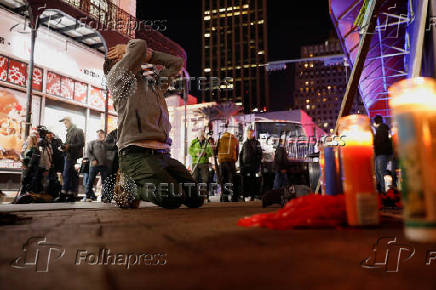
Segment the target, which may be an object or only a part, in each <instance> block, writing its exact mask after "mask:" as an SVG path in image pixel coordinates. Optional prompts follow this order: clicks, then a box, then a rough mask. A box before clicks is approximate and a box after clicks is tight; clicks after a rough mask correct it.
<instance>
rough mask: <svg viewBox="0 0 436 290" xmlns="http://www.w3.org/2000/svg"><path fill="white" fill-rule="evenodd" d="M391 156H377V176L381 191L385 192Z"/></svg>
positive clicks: (378, 186)
mask: <svg viewBox="0 0 436 290" xmlns="http://www.w3.org/2000/svg"><path fill="white" fill-rule="evenodd" d="M390 158H391V156H390V155H377V156H376V157H375V177H376V180H377V188H378V189H380V192H385V175H386V169H387V167H388V162H389V160H390Z"/></svg>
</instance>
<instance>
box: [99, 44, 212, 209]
mask: <svg viewBox="0 0 436 290" xmlns="http://www.w3.org/2000/svg"><path fill="white" fill-rule="evenodd" d="M183 63H184V62H183V59H181V58H179V57H176V56H173V55H169V54H166V53H163V52H159V51H155V50H152V49H151V48H147V43H146V41H145V40H142V39H134V40H131V41H129V43H128V44H127V45H117V46H115V47H114V48H112V49H111V50H110V51H109V52H108V55H107V59H106V61H105V64H104V71H105V74H106V78H107V86H108V88H109V91H110V93H111V95H112V97H113V99H114V106H115V109H116V110H117V112H118V142H117V145H118V150H119V165H120V170H121V174H122V175H123V178H128V179H133V180H134V182H135V184H136V186H137V192H136V194H135V195H136V196H135V201H134V202H131V203H130V204H129V205H125V204H124V205H121V206H123V207H127V206H130V207H135V206H137V204H138V201H139V200H144V201H151V202H153V203H155V204H157V205H159V206H161V207H164V208H178V207H180V205H181V204H182V203H183V204H185V205H186V206H188V207H191V208H195V207H200V206H202V204H203V199H202V198H201V197H200V196H199V195H198V191H197V188H196V186H193V185H194V179H193V178H192V176H191V174H190V173H189V171H188V170H187V169H186V167H185V166H184V165H183V164H182V163H180V162H178V161H177V160H175V159H173V158H171V156H170V154H169V152H170V145H171V139H170V138H169V133H170V129H171V125H170V122H169V113H168V108H167V105H166V102H165V98H164V95H163V94H164V92H165V91H166V90H167V88H168V85H169V83H170V82H171V80H172V79H173V78H174V77H176V76H177V75H178V74H179V73H180V71H181V69H182V66H183ZM150 64H151V65H161V66H163V67H164V69H163V70H161V71H160V73H159V74H158V75H157V78H158V82H157V84H156V82H150V81H149V79H148V78H146V77H145V76H144V75H143V71H142V67H144V66H147V65H150ZM115 194H117V193H115ZM115 200H117V198H115ZM124 200H126V199H124ZM127 200H131V199H127Z"/></svg>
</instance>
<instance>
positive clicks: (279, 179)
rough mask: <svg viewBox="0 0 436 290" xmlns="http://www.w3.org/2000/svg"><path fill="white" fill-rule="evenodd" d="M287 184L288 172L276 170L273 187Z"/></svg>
mask: <svg viewBox="0 0 436 290" xmlns="http://www.w3.org/2000/svg"><path fill="white" fill-rule="evenodd" d="M288 185H289V181H288V173H287V172H285V173H283V172H280V171H277V172H276V175H275V177H274V185H273V189H279V188H282V187H284V186H288Z"/></svg>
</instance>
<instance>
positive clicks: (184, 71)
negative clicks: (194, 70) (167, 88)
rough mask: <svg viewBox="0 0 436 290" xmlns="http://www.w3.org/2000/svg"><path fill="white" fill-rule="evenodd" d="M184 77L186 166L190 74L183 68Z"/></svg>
mask: <svg viewBox="0 0 436 290" xmlns="http://www.w3.org/2000/svg"><path fill="white" fill-rule="evenodd" d="M183 76H184V77H185V78H186V80H184V83H183V104H184V106H185V138H184V141H185V142H184V148H183V160H184V164H185V166H186V164H187V157H188V123H187V121H188V120H187V103H188V81H189V73H188V72H187V71H186V69H184V68H183Z"/></svg>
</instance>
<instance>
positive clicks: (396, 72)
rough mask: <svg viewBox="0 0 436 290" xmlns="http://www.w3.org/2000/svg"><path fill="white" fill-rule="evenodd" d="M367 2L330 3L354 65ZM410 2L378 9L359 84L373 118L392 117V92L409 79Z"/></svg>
mask: <svg viewBox="0 0 436 290" xmlns="http://www.w3.org/2000/svg"><path fill="white" fill-rule="evenodd" d="M364 2H365V1H364V0H355V1H350V0H330V1H329V7H330V16H331V19H332V21H333V24H334V26H335V29H336V32H337V35H338V37H339V39H340V42H341V45H342V48H343V50H344V52H345V55H346V57H347V59H348V61H349V63H350V64H351V65H353V64H354V62H355V60H356V56H357V52H358V47H359V42H360V39H361V35H360V33H359V32H360V31H361V30H362V29H364V27H359V26H358V25H356V24H355V20H356V18H357V17H358V15H359V13H360V12H361V9H362V6H363V5H364ZM408 2H409V1H407V0H400V1H398V0H387V1H383V2H382V3H381V4H380V7H379V8H378V11H377V12H378V13H377V16H376V17H377V19H376V21H377V23H376V29H375V31H374V35H373V37H372V39H371V43H370V49H369V52H368V54H367V57H366V59H365V63H364V69H363V71H362V73H361V75H360V80H359V91H360V95H361V96H362V100H363V103H364V105H365V108H366V110H367V112H368V114H369V117H374V116H375V115H381V116H383V117H386V118H390V117H391V111H390V108H389V104H388V99H389V97H388V88H389V87H390V86H391V85H392V84H393V83H395V82H397V81H399V80H401V79H403V78H405V77H407V75H408V72H407V71H408V70H407V59H408V56H409V53H410V49H409V48H408V47H409V45H408V37H409V34H408V25H409V23H410V22H411V17H410V11H409V10H408V9H409V6H408ZM388 121H389V119H388Z"/></svg>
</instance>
